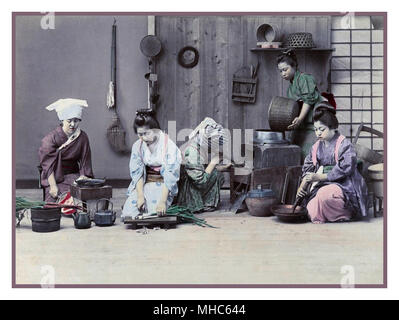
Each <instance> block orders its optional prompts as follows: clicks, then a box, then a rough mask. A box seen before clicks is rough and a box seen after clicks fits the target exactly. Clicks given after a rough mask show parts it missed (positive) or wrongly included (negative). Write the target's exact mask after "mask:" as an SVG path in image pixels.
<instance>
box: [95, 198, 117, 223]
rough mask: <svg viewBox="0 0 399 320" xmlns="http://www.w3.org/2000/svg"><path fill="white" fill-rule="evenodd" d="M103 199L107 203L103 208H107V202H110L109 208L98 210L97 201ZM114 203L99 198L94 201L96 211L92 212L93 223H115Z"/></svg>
mask: <svg viewBox="0 0 399 320" xmlns="http://www.w3.org/2000/svg"><path fill="white" fill-rule="evenodd" d="M103 200H105V201H106V202H107V205H106V206H105V208H108V206H109V204H111V210H109V209H103V210H101V211H99V210H98V203H99V202H100V201H103ZM113 208H114V205H113V203H112V202H111V201H110V200H109V199H99V200H97V203H96V212H95V214H94V223H95V224H96V226H100V227H105V226H112V225H113V224H114V223H115V219H116V212H114V211H113Z"/></svg>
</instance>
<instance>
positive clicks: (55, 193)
mask: <svg viewBox="0 0 399 320" xmlns="http://www.w3.org/2000/svg"><path fill="white" fill-rule="evenodd" d="M49 193H50V196H52V197H53V198H54V199H57V198H58V187H57V185H50V189H49Z"/></svg>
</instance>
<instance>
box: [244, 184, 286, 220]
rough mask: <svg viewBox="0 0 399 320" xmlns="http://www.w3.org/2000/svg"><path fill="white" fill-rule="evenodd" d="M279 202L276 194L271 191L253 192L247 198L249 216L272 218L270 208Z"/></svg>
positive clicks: (258, 190)
mask: <svg viewBox="0 0 399 320" xmlns="http://www.w3.org/2000/svg"><path fill="white" fill-rule="evenodd" d="M277 202H278V201H277V197H276V194H275V193H274V192H273V190H271V189H257V190H251V191H249V192H248V194H247V197H246V198H245V204H246V205H247V207H248V211H249V214H250V215H251V216H256V217H269V216H272V215H273V214H272V213H271V211H270V207H271V206H272V205H274V204H276V203H277Z"/></svg>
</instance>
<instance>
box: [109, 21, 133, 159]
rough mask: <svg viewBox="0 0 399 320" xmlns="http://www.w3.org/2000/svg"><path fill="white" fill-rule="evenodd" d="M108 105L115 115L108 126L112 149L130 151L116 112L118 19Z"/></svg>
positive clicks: (112, 47) (113, 32)
mask: <svg viewBox="0 0 399 320" xmlns="http://www.w3.org/2000/svg"><path fill="white" fill-rule="evenodd" d="M107 107H108V109H112V110H113V112H114V115H113V117H112V123H111V125H109V126H108V128H107V139H108V142H109V143H110V145H111V147H112V149H113V150H114V151H115V152H118V153H127V152H129V150H128V148H127V147H126V143H125V138H126V131H125V130H124V129H123V127H122V124H121V121H120V119H119V116H118V113H117V112H116V20H115V19H114V24H113V25H112V45H111V81H110V83H109V85H108V94H107Z"/></svg>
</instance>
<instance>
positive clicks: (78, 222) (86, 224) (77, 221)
mask: <svg viewBox="0 0 399 320" xmlns="http://www.w3.org/2000/svg"><path fill="white" fill-rule="evenodd" d="M72 217H73V222H74V225H75V228H76V229H89V228H90V227H91V219H90V215H89V214H88V213H86V212H83V211H80V212H74V213H73V214H72Z"/></svg>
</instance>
